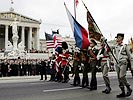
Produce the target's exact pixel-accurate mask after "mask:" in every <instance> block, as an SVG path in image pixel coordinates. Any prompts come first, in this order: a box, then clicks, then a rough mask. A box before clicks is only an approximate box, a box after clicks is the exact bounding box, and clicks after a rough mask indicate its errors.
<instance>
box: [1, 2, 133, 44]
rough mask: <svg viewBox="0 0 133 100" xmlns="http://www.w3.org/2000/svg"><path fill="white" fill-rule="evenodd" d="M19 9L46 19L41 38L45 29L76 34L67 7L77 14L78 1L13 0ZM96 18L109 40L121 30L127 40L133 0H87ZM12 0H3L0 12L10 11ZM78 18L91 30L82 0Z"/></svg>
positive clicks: (131, 27)
mask: <svg viewBox="0 0 133 100" xmlns="http://www.w3.org/2000/svg"><path fill="white" fill-rule="evenodd" d="M13 1H14V5H13V7H14V9H15V12H17V13H20V14H23V15H25V16H28V17H31V18H34V19H37V20H40V19H41V20H42V24H41V27H40V38H45V35H44V32H47V33H50V34H51V30H57V29H59V31H60V34H62V36H69V35H70V36H71V37H73V33H72V31H71V28H70V23H69V20H68V17H67V14H66V10H65V7H64V2H66V5H67V7H68V9H69V10H70V12H71V13H72V14H74V9H73V5H74V4H73V1H74V0H13ZM83 1H84V2H85V4H86V5H87V7H88V9H89V11H90V12H91V14H92V16H93V18H94V20H95V21H96V23H97V24H98V26H99V28H100V29H101V31H102V33H103V35H104V36H105V37H106V38H107V39H108V40H111V39H114V37H115V36H116V34H117V33H119V32H121V33H125V41H124V42H125V43H127V42H128V40H129V39H130V37H131V36H132V37H133V0H83ZM10 7H11V4H10V0H0V12H3V11H9V8H10ZM76 12H77V20H78V22H79V23H80V24H81V25H82V26H83V27H85V28H86V29H87V22H86V10H85V8H84V7H83V4H82V2H81V0H79V4H78V6H77V11H76Z"/></svg>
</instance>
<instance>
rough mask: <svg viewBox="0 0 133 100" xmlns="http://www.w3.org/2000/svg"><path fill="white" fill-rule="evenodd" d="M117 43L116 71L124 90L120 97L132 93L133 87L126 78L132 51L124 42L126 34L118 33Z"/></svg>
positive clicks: (115, 50) (120, 85) (115, 49)
mask: <svg viewBox="0 0 133 100" xmlns="http://www.w3.org/2000/svg"><path fill="white" fill-rule="evenodd" d="M116 38H117V45H116V46H115V47H114V53H115V56H116V59H117V63H116V71H117V75H118V81H119V87H120V89H121V91H122V93H120V94H119V95H117V97H118V98H120V97H128V96H130V95H131V93H132V89H131V88H130V84H129V83H128V82H127V79H126V69H127V59H128V58H131V52H130V51H129V48H128V46H127V45H125V44H123V39H124V34H122V33H118V34H117V37H116ZM125 86H126V88H127V93H125Z"/></svg>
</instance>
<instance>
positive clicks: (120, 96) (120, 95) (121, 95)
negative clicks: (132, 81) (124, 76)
mask: <svg viewBox="0 0 133 100" xmlns="http://www.w3.org/2000/svg"><path fill="white" fill-rule="evenodd" d="M120 89H121V91H122V93H120V94H118V95H117V96H116V97H117V98H122V97H126V94H125V89H124V87H120Z"/></svg>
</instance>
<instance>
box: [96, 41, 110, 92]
mask: <svg viewBox="0 0 133 100" xmlns="http://www.w3.org/2000/svg"><path fill="white" fill-rule="evenodd" d="M104 41H106V40H104ZM104 41H103V42H102V44H101V46H102V47H101V49H100V50H99V53H98V55H97V60H99V62H100V65H101V70H102V74H103V79H104V83H105V85H106V89H105V90H103V91H102V92H103V93H106V94H109V93H110V91H111V87H110V80H109V77H108V72H109V70H110V59H111V58H110V57H111V54H110V50H109V48H108V47H107V45H106V44H105V43H104Z"/></svg>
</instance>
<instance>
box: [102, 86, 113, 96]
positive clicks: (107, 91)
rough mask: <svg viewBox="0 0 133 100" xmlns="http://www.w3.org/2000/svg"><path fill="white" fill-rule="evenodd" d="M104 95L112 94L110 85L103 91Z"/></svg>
mask: <svg viewBox="0 0 133 100" xmlns="http://www.w3.org/2000/svg"><path fill="white" fill-rule="evenodd" d="M102 92H103V93H106V94H109V93H110V92H111V87H110V85H108V86H107V88H106V89H105V90H103V91H102Z"/></svg>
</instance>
